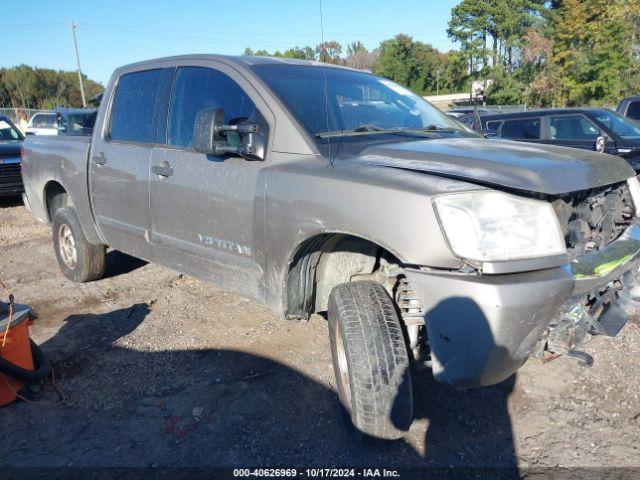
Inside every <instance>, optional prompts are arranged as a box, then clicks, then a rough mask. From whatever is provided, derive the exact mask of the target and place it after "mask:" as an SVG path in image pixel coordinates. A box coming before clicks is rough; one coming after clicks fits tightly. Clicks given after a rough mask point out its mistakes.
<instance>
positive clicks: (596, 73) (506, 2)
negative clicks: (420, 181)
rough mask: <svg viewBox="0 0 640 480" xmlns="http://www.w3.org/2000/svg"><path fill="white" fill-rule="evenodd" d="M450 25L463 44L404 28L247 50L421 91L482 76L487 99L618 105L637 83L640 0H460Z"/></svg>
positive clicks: (639, 87) (450, 89)
mask: <svg viewBox="0 0 640 480" xmlns="http://www.w3.org/2000/svg"><path fill="white" fill-rule="evenodd" d="M447 34H448V36H449V38H451V39H452V40H454V41H455V42H456V43H457V44H458V45H459V49H458V50H452V51H449V52H440V51H438V50H437V49H436V48H434V47H432V46H431V45H428V44H425V43H422V42H419V41H415V40H413V39H412V38H411V37H410V36H408V35H404V34H399V35H396V36H395V37H394V38H392V39H389V40H385V41H383V42H381V43H380V45H379V47H378V48H376V49H374V50H373V51H368V50H367V49H366V48H365V47H364V46H363V45H362V43H360V42H353V43H351V44H349V45H348V46H347V48H346V50H345V51H344V54H343V49H342V46H341V45H340V43H338V42H336V41H328V42H324V43H321V44H319V45H317V46H316V47H303V48H301V47H294V48H292V49H288V50H285V51H283V52H279V51H276V52H273V53H271V54H270V53H269V52H267V51H265V50H258V51H255V52H254V51H252V50H251V49H249V48H248V49H246V50H245V52H244V53H245V54H247V55H271V56H277V57H285V58H300V59H305V60H320V61H324V62H328V63H334V64H340V65H346V66H350V67H353V68H361V69H365V70H371V71H373V72H374V73H376V74H378V75H382V76H384V77H387V78H389V79H391V80H394V81H396V82H398V83H400V84H402V85H405V86H407V87H409V88H411V89H412V90H414V91H415V92H416V93H418V94H421V95H432V94H435V93H454V92H455V93H460V92H465V91H469V90H470V89H471V85H472V82H474V81H478V82H482V83H483V84H484V85H486V89H485V92H484V93H485V101H486V102H487V103H490V104H528V105H531V106H552V105H556V106H572V105H589V104H608V105H613V104H615V103H617V102H618V100H619V99H620V98H621V97H623V96H626V95H630V94H637V93H638V92H639V91H640V0H462V1H461V2H460V3H459V4H458V5H457V6H455V7H454V8H452V10H451V20H450V21H449V24H448V29H447Z"/></svg>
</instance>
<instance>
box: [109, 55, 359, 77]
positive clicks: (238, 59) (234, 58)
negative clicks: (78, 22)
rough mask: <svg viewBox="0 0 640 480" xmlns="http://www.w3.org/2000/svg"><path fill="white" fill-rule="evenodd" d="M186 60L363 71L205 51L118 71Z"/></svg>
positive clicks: (237, 64) (126, 67)
mask: <svg viewBox="0 0 640 480" xmlns="http://www.w3.org/2000/svg"><path fill="white" fill-rule="evenodd" d="M184 60H213V61H218V62H221V63H226V64H232V65H236V66H238V67H241V68H243V69H248V68H250V67H251V66H253V65H283V66H285V65H288V66H291V65H299V66H312V67H326V68H339V69H343V70H352V71H357V72H363V71H362V70H356V69H354V68H349V67H344V66H342V65H334V64H331V63H323V62H318V61H314V60H298V59H296V58H280V57H258V56H247V55H214V54H205V53H203V54H190V55H176V56H172V57H161V58H154V59H149V60H144V61H142V62H136V63H130V64H128V65H123V66H121V67H119V68H117V69H116V72H119V71H131V70H140V69H143V68H145V67H148V66H152V65H158V64H162V63H166V64H171V63H172V62H179V61H184ZM365 73H366V72H365Z"/></svg>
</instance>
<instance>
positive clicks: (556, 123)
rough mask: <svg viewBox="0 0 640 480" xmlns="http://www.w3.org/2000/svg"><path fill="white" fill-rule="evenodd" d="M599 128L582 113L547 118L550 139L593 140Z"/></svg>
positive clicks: (596, 136) (598, 132) (597, 134)
mask: <svg viewBox="0 0 640 480" xmlns="http://www.w3.org/2000/svg"><path fill="white" fill-rule="evenodd" d="M599 135H600V130H599V129H598V127H596V126H595V125H594V124H593V123H592V122H591V121H590V120H589V119H587V118H586V117H583V116H582V115H563V116H560V117H551V118H550V120H549V138H550V139H551V140H595V139H597V138H598V136H599Z"/></svg>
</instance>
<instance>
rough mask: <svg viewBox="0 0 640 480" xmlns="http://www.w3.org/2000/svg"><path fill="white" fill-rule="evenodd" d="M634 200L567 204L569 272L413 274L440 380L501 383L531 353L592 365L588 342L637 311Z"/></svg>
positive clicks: (563, 268)
mask: <svg viewBox="0 0 640 480" xmlns="http://www.w3.org/2000/svg"><path fill="white" fill-rule="evenodd" d="M633 180H635V179H633ZM633 183H634V182H632V181H630V182H629V186H631V184H633ZM635 186H637V185H634V188H635ZM636 193H638V195H640V192H636ZM636 196H637V195H635V194H634V192H633V191H631V189H630V188H628V187H627V185H625V184H618V185H613V186H609V187H601V188H598V189H594V190H590V191H587V192H581V193H579V194H578V195H576V196H575V197H574V198H568V199H567V198H565V199H561V201H560V202H558V204H559V206H560V211H559V210H556V214H557V216H558V218H559V221H560V224H561V225H562V226H563V230H564V232H563V233H564V235H565V240H566V244H567V253H568V256H569V259H568V260H569V261H568V263H565V264H563V265H559V266H552V267H541V268H538V269H536V270H532V271H527V272H522V271H521V272H514V273H504V274H503V273H502V272H500V273H498V272H497V271H491V272H487V271H482V270H480V269H476V270H471V271H469V270H464V269H461V270H459V271H457V272H454V271H451V270H449V271H442V270H435V269H428V268H407V269H406V274H407V278H408V280H409V281H410V282H411V284H412V285H413V287H414V288H415V291H416V293H417V294H418V298H419V299H420V301H421V305H422V307H423V312H424V322H425V326H426V331H427V338H428V348H429V353H430V363H431V365H432V368H433V370H432V371H433V375H434V377H435V378H436V380H438V381H441V382H444V383H448V384H451V385H454V386H456V387H459V388H469V387H477V386H483V385H491V384H495V383H499V382H501V381H503V380H505V379H506V378H508V377H509V376H510V375H512V374H513V373H514V372H515V371H516V370H517V369H518V368H520V366H522V364H523V363H524V362H525V361H526V360H527V358H529V356H531V355H534V356H536V357H538V358H541V359H543V360H551V359H553V358H556V357H557V356H559V355H563V354H564V355H570V356H576V357H579V358H581V360H582V363H583V364H584V365H589V364H590V363H592V359H591V357H589V355H588V354H586V353H584V352H582V350H581V349H582V346H583V345H584V343H585V342H587V341H588V340H589V339H590V338H591V337H592V336H593V335H607V336H616V335H617V334H618V333H619V332H620V331H621V330H622V328H623V327H624V325H625V324H626V323H627V321H628V319H629V316H630V314H631V313H632V312H633V311H635V310H640V284H639V283H638V279H637V275H638V268H639V266H640V225H639V224H638V215H637V208H634V206H635V205H638V204H639V202H638V201H637V199H636ZM554 207H556V205H554ZM494 270H495V269H494Z"/></svg>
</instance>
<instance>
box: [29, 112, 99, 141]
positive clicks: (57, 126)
mask: <svg viewBox="0 0 640 480" xmlns="http://www.w3.org/2000/svg"><path fill="white" fill-rule="evenodd" d="M96 115H97V111H96V110H93V109H87V108H81V109H79V108H57V109H55V110H53V111H51V112H38V113H36V114H34V115H33V116H32V117H31V120H29V125H28V127H27V135H80V136H83V135H91V134H92V133H93V124H94V123H95V121H96Z"/></svg>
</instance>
